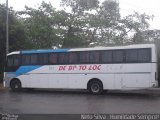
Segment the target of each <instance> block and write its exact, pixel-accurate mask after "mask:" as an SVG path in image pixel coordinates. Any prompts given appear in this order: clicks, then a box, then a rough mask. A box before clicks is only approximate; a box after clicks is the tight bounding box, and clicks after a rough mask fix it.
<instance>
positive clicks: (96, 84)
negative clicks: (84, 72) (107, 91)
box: [88, 80, 103, 95]
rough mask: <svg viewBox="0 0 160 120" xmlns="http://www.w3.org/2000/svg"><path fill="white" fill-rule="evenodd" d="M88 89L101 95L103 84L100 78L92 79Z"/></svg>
mask: <svg viewBox="0 0 160 120" xmlns="http://www.w3.org/2000/svg"><path fill="white" fill-rule="evenodd" d="M88 90H89V92H90V93H92V94H95V95H99V94H101V93H102V92H103V84H102V82H101V81H100V80H92V81H90V82H89V83H88Z"/></svg>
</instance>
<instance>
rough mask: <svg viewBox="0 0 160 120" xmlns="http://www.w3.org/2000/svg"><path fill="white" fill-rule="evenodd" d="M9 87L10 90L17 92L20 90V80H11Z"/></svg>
mask: <svg viewBox="0 0 160 120" xmlns="http://www.w3.org/2000/svg"><path fill="white" fill-rule="evenodd" d="M10 87H11V89H12V91H14V92H18V91H20V90H21V88H22V87H21V82H20V81H19V80H12V81H11V83H10Z"/></svg>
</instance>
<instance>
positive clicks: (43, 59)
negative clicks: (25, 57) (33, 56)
mask: <svg viewBox="0 0 160 120" xmlns="http://www.w3.org/2000/svg"><path fill="white" fill-rule="evenodd" d="M48 57H49V56H48V54H47V53H44V54H38V59H39V64H40V65H48V62H49V61H48Z"/></svg>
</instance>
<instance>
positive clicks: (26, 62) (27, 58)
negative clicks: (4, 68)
mask: <svg viewBox="0 0 160 120" xmlns="http://www.w3.org/2000/svg"><path fill="white" fill-rule="evenodd" d="M30 58H31V56H30V55H22V64H23V65H29V64H30Z"/></svg>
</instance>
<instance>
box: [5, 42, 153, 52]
mask: <svg viewBox="0 0 160 120" xmlns="http://www.w3.org/2000/svg"><path fill="white" fill-rule="evenodd" d="M151 47H155V45H154V44H136V45H135V44H134V45H126V46H113V47H92V48H72V49H41V50H23V51H14V52H11V53H9V54H8V55H13V54H20V53H21V54H32V53H52V52H53V53H54V52H55V53H57V52H70V51H94V50H113V49H133V48H151Z"/></svg>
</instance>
